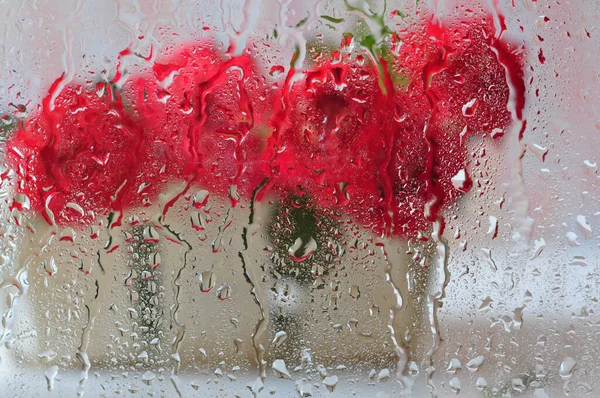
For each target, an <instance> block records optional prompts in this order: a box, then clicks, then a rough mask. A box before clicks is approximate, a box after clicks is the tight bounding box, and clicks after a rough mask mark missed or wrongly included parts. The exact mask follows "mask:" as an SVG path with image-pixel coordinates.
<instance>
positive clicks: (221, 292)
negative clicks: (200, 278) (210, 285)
mask: <svg viewBox="0 0 600 398" xmlns="http://www.w3.org/2000/svg"><path fill="white" fill-rule="evenodd" d="M217 297H218V298H219V300H227V299H228V298H229V297H231V287H230V286H229V285H228V284H227V283H223V284H222V285H221V286H219V288H218V289H217Z"/></svg>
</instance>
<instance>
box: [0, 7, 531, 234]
mask: <svg viewBox="0 0 600 398" xmlns="http://www.w3.org/2000/svg"><path fill="white" fill-rule="evenodd" d="M408 33H409V34H407V35H405V41H404V42H403V43H402V45H401V46H398V45H396V46H395V49H396V50H397V51H399V52H398V53H397V54H396V55H395V56H394V57H393V59H391V62H390V59H389V57H384V58H382V59H379V60H376V61H377V62H374V60H369V59H366V60H365V59H364V57H363V56H362V55H353V56H345V57H341V56H340V53H339V52H335V57H333V58H334V59H335V61H329V62H323V63H321V64H320V65H318V66H317V67H315V68H313V69H311V70H308V71H306V73H305V74H304V75H303V77H302V78H301V79H300V80H297V81H295V82H294V83H292V80H291V77H292V76H293V73H292V72H293V70H292V71H291V72H290V73H289V74H288V78H287V79H286V83H285V86H284V88H283V89H272V88H271V86H270V85H269V83H268V81H267V78H266V77H265V76H261V75H260V74H258V73H257V72H256V70H257V68H256V66H255V65H254V62H253V61H252V59H251V58H250V57H249V56H247V55H243V56H239V57H232V58H226V57H224V56H221V55H219V54H218V53H217V52H216V51H214V50H213V49H212V47H211V46H209V45H195V46H182V47H181V48H180V49H179V50H177V51H175V53H174V54H173V55H171V56H169V57H167V58H165V59H163V60H160V61H159V62H156V63H155V64H154V65H153V66H152V69H151V71H148V72H147V73H145V74H141V75H138V76H134V77H132V78H130V80H129V81H127V83H126V84H125V86H124V87H123V89H122V93H123V94H121V93H116V92H112V91H110V90H109V92H108V93H107V95H101V96H98V95H97V93H96V91H95V90H92V89H90V88H82V87H77V86H72V85H68V86H67V87H66V88H64V89H63V90H62V91H61V92H60V93H59V94H58V96H57V97H56V99H55V101H54V106H53V105H52V101H51V98H52V96H53V95H54V94H55V90H56V89H57V87H58V85H59V84H60V83H61V79H59V80H57V81H56V82H55V84H54V85H53V87H52V88H51V90H50V93H49V95H48V96H47V97H46V98H45V99H44V100H43V102H42V106H41V108H40V112H39V113H36V114H34V116H33V117H32V118H30V119H29V120H27V121H26V122H25V124H24V128H22V129H20V130H19V131H18V132H17V133H16V134H15V135H14V136H13V137H12V138H11V139H10V141H9V143H8V148H9V152H8V153H9V154H8V162H9V164H10V165H11V166H12V167H13V168H14V169H15V170H16V171H17V177H18V185H17V192H18V193H24V194H26V195H27V196H28V197H29V199H30V201H31V206H32V208H33V210H35V211H37V212H40V213H41V214H42V215H44V217H46V218H47V220H48V221H49V222H52V219H51V218H52V217H54V219H55V221H56V222H57V223H60V224H70V223H76V222H87V221H89V220H91V219H92V218H93V216H92V214H93V213H106V212H108V211H109V210H119V211H122V210H123V209H124V208H126V207H130V206H140V205H145V204H148V203H150V202H151V201H152V199H153V197H155V196H156V195H157V194H158V192H160V191H161V189H163V188H164V186H165V184H166V183H167V182H170V181H176V180H179V181H181V180H183V181H185V182H186V183H187V186H186V190H187V189H189V188H190V187H191V186H192V185H193V184H198V185H200V186H202V187H204V188H206V189H208V190H209V191H211V192H213V193H215V194H217V195H222V196H224V195H229V197H230V199H231V201H232V203H233V204H234V205H235V203H236V202H237V200H238V198H240V197H246V198H248V197H250V195H251V194H252V191H253V190H254V189H255V188H256V187H257V186H259V184H261V182H263V181H266V179H267V177H268V181H269V182H268V184H267V185H265V189H264V190H263V192H261V195H260V196H259V199H260V197H263V196H264V193H265V192H267V191H268V190H271V191H272V192H275V193H276V194H278V195H287V194H288V193H289V192H290V191H292V192H294V193H298V191H299V192H300V193H306V194H308V195H309V196H311V197H312V202H313V203H314V204H316V205H317V206H320V207H322V208H331V209H336V210H339V211H340V212H342V213H344V214H345V215H346V216H348V217H350V218H351V219H353V220H354V221H356V222H357V223H359V224H361V225H363V226H366V227H368V228H370V229H372V230H373V231H374V232H375V233H377V234H388V235H389V234H393V235H399V236H412V235H414V234H415V233H416V232H417V231H419V230H424V229H426V228H428V227H429V225H430V222H431V221H432V220H435V219H436V218H437V217H438V212H439V211H440V210H441V209H443V207H444V206H446V205H447V204H448V203H450V202H452V201H453V200H455V199H456V198H457V197H458V196H460V195H461V194H462V193H463V192H465V191H468V189H469V188H470V179H469V178H468V175H467V173H466V168H467V164H466V148H465V141H466V139H467V136H468V135H469V134H489V135H492V136H500V135H502V133H503V132H504V131H505V130H506V128H507V127H508V126H509V124H510V123H511V121H512V118H511V114H510V112H509V110H508V108H507V104H508V101H509V85H508V83H507V79H506V75H507V71H508V74H509V78H510V79H509V81H511V82H512V84H513V86H515V87H516V90H517V91H519V93H521V94H522V91H523V87H524V85H523V83H522V78H521V74H520V73H521V72H520V69H519V65H520V60H519V58H518V56H516V55H514V54H513V53H512V52H511V48H510V46H508V45H507V44H506V43H503V42H501V41H499V40H498V39H497V38H495V37H494V31H493V28H492V24H491V22H490V21H489V19H477V18H472V19H469V20H463V21H459V22H456V23H454V24H452V25H449V26H447V27H446V26H442V25H440V24H439V23H433V22H427V23H425V24H423V25H422V26H418V27H413V28H411V31H410V32H408ZM393 38H394V40H395V41H396V42H397V44H398V43H399V41H398V40H399V39H400V38H401V36H399V35H397V34H394V36H393ZM385 59H387V60H388V61H386V60H385ZM109 87H110V86H109ZM519 98H521V97H519ZM522 105H523V104H522V101H517V104H516V114H517V116H518V117H520V112H521V111H522ZM231 187H235V188H234V189H232V188H231ZM184 192H185V191H184ZM182 194H183V192H182ZM174 201H175V199H174V200H173V201H171V202H170V203H169V204H168V205H167V206H166V207H165V208H164V209H163V212H166V211H167V210H168V208H169V207H170V206H171V205H172V204H173V203H174ZM46 209H48V210H49V211H47V210H46Z"/></svg>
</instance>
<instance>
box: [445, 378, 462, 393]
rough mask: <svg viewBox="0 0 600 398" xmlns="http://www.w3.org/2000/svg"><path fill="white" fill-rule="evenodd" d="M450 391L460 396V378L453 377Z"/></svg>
mask: <svg viewBox="0 0 600 398" xmlns="http://www.w3.org/2000/svg"><path fill="white" fill-rule="evenodd" d="M448 384H450V389H451V390H452V392H453V393H455V394H458V393H459V392H460V379H459V378H458V377H453V378H452V379H450V382H449V383H448Z"/></svg>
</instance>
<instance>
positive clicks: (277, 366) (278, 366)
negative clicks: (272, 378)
mask: <svg viewBox="0 0 600 398" xmlns="http://www.w3.org/2000/svg"><path fill="white" fill-rule="evenodd" d="M273 370H274V371H275V374H276V375H277V376H278V377H280V378H287V379H291V378H292V377H291V376H290V373H289V372H288V370H287V367H286V366H285V362H284V360H283V359H276V360H275V361H274V362H273Z"/></svg>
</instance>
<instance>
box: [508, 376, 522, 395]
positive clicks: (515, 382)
mask: <svg viewBox="0 0 600 398" xmlns="http://www.w3.org/2000/svg"><path fill="white" fill-rule="evenodd" d="M510 386H511V387H512V389H513V390H515V391H516V392H518V393H522V392H523V391H525V384H524V383H523V380H521V379H512V380H511V382H510Z"/></svg>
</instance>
